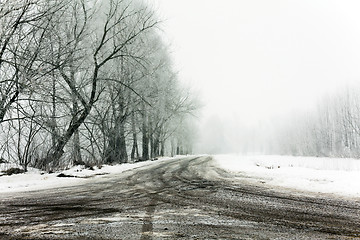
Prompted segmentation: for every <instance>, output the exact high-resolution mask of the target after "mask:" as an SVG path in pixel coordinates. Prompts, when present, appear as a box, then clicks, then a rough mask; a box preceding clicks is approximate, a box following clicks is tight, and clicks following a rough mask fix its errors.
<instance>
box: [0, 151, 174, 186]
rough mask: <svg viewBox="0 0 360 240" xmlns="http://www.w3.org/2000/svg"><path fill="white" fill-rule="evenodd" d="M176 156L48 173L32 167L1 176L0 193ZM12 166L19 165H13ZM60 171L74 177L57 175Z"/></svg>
mask: <svg viewBox="0 0 360 240" xmlns="http://www.w3.org/2000/svg"><path fill="white" fill-rule="evenodd" d="M169 159H174V158H160V159H159V160H157V161H154V162H152V161H145V162H138V163H127V164H121V165H114V166H110V165H103V166H102V167H101V169H99V168H97V167H96V166H95V167H94V170H89V169H85V167H84V166H75V167H72V168H71V169H68V170H65V171H59V172H56V173H52V174H48V173H43V172H41V171H40V170H38V169H34V168H30V169H29V171H28V172H26V173H22V174H14V175H11V176H0V193H4V192H20V191H32V190H40V189H48V188H58V187H65V186H72V185H77V184H82V183H85V182H86V181H89V179H94V178H97V177H101V176H103V175H108V174H119V173H122V172H124V171H127V170H130V169H134V168H138V167H142V166H146V165H150V164H153V163H155V162H159V161H166V160H169ZM11 167H17V166H16V165H11ZM8 168H9V164H6V165H5V164H0V170H2V169H3V170H6V169H8ZM60 173H63V174H65V175H71V176H73V177H57V175H59V174H60Z"/></svg>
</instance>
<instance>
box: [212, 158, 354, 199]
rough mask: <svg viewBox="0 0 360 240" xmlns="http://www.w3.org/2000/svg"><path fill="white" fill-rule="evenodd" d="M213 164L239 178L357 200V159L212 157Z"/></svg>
mask: <svg viewBox="0 0 360 240" xmlns="http://www.w3.org/2000/svg"><path fill="white" fill-rule="evenodd" d="M215 160H216V164H217V165H218V166H219V167H221V168H223V169H225V170H228V171H230V172H233V173H236V176H239V179H240V178H241V179H244V177H246V178H247V177H250V178H248V179H252V180H255V181H257V182H261V183H263V184H266V185H270V186H277V187H285V188H291V189H295V190H298V191H310V192H315V193H332V194H336V195H341V196H345V197H360V160H357V159H344V158H317V157H292V156H271V155H270V156H240V155H216V156H215Z"/></svg>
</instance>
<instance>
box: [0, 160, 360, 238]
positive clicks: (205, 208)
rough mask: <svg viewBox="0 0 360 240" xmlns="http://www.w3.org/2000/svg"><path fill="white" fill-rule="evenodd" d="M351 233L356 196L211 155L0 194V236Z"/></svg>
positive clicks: (359, 211)
mask: <svg viewBox="0 0 360 240" xmlns="http://www.w3.org/2000/svg"><path fill="white" fill-rule="evenodd" d="M235 179H237V180H236V181H235ZM357 238H358V239H360V199H344V198H339V197H334V196H330V195H315V194H310V193H298V192H295V191H291V190H287V189H279V188H277V189H274V188H270V187H269V186H266V185H265V184H263V183H262V182H261V181H258V182H257V181H256V179H255V180H254V179H251V181H250V179H247V177H246V176H245V175H243V176H242V175H241V174H238V175H236V176H235V175H234V174H230V173H228V172H225V171H224V170H221V169H218V168H216V167H215V166H214V162H213V160H212V158H211V157H189V158H184V159H180V160H179V159H178V160H168V161H162V162H161V161H160V162H156V163H154V164H152V165H150V166H145V167H142V168H138V169H134V170H130V171H127V172H124V173H122V174H121V175H117V176H114V175H107V176H103V177H101V178H97V179H93V180H90V181H89V182H88V183H87V184H84V185H78V186H73V187H66V188H59V189H49V190H42V191H34V192H27V193H16V194H14V193H12V194H11V193H7V194H1V195H0V239H139V240H145V239H357Z"/></svg>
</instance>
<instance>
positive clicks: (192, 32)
mask: <svg viewBox="0 0 360 240" xmlns="http://www.w3.org/2000/svg"><path fill="white" fill-rule="evenodd" d="M154 5H155V6H156V8H158V9H159V12H160V16H161V18H163V19H165V20H164V22H163V31H164V33H166V35H167V36H168V39H167V40H168V41H169V42H170V43H171V49H172V55H173V58H174V61H175V67H176V68H177V70H178V72H179V77H180V79H181V80H182V81H183V82H185V83H186V84H188V85H189V86H192V88H194V89H195V90H197V91H198V92H200V95H201V97H202V100H203V103H204V108H203V113H202V115H201V117H200V120H199V121H200V140H199V143H200V146H199V151H200V152H210V153H214V152H237V151H240V152H241V151H253V150H254V151H261V149H263V147H261V146H260V145H261V144H260V143H259V141H260V142H262V141H267V142H268V141H270V140H268V139H269V135H270V136H271V135H272V134H274V131H275V132H277V133H278V132H279V128H281V127H279V126H276V127H274V123H276V124H275V125H280V126H281V125H288V124H289V121H290V122H291V121H292V120H290V119H294V115H297V114H299V115H301V114H302V113H304V114H305V115H308V114H309V112H311V111H314V110H315V109H317V107H318V106H319V102H321V101H322V99H323V98H324V96H329V95H330V96H332V95H336V94H337V93H338V90H339V89H343V88H346V87H347V86H350V87H352V86H354V85H356V83H357V82H358V81H359V77H360V68H359V66H360V44H359V42H360V15H359V14H358V12H359V10H360V3H359V2H358V1H348V0H347V1H327V0H317V1H313V0H308V1H287V0H286V1H285V0H284V1H282V0H276V1H266V0H256V1H237V0H227V1H215V0H210V1H209V0H197V1H190V0H154ZM299 121H301V120H299ZM280 122H281V123H280ZM262 130H264V131H262ZM258 135H263V136H260V137H255V136H258ZM265 135H266V137H265ZM254 138H256V139H258V140H256V141H255V140H254ZM270 138H271V137H270ZM259 139H267V140H259ZM253 145H256V146H257V147H256V149H257V150H255V149H253V150H250V149H252V147H251V146H253ZM267 145H269V144H267Z"/></svg>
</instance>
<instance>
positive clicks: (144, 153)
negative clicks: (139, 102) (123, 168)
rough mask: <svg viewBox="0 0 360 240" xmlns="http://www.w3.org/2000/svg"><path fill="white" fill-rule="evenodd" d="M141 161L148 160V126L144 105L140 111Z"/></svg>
mask: <svg viewBox="0 0 360 240" xmlns="http://www.w3.org/2000/svg"><path fill="white" fill-rule="evenodd" d="M142 110H143V111H142V118H143V119H142V160H143V161H145V160H148V159H149V133H148V124H147V114H146V109H145V105H144V104H143V109H142Z"/></svg>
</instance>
